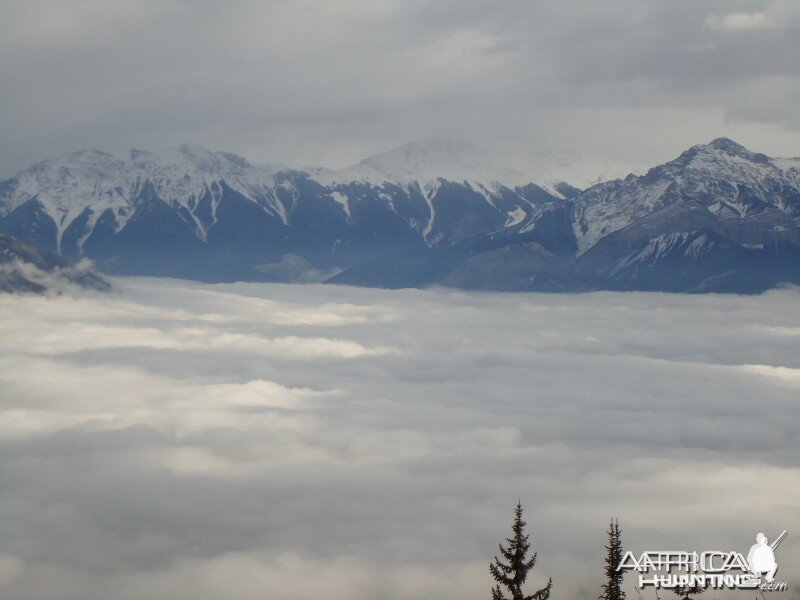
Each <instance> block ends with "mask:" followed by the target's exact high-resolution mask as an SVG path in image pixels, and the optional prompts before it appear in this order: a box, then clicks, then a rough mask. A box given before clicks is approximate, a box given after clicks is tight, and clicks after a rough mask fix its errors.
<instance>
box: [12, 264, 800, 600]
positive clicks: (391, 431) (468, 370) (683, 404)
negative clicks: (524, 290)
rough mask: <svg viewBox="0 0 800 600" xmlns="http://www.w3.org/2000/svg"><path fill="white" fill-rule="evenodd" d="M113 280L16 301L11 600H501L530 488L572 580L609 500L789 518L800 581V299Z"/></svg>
mask: <svg viewBox="0 0 800 600" xmlns="http://www.w3.org/2000/svg"><path fill="white" fill-rule="evenodd" d="M116 284H117V291H116V292H115V293H114V294H112V295H111V296H108V295H102V294H98V295H83V296H77V297H76V296H60V297H50V298H38V297H25V298H22V297H17V296H9V295H5V296H2V297H0V339H1V340H2V350H1V352H2V353H1V354H0V389H2V394H1V395H0V398H1V399H0V474H1V476H2V486H0V596H2V597H3V598H8V599H22V598H25V599H32V598H36V599H43V600H44V599H52V598H59V599H64V600H72V599H74V600H83V599H85V598H107V599H114V600H117V599H121V600H133V599H136V600H149V599H152V600H156V599H163V598H171V599H176V600H181V599H187V600H189V599H191V600H203V599H209V600H210V599H219V598H226V599H231V600H238V599H255V598H281V599H295V598H296V599H306V598H331V599H339V598H341V599H345V598H346V599H348V600H367V599H372V598H386V599H412V598H440V599H453V600H455V599H456V598H458V599H473V598H474V599H479V598H485V597H486V596H487V593H488V588H489V585H490V581H489V576H488V573H487V565H488V562H489V560H490V559H491V557H492V556H493V554H494V552H495V548H496V543H498V542H499V541H501V539H502V537H504V536H505V535H507V533H508V530H509V525H510V520H511V516H512V507H513V505H514V503H515V502H516V500H517V499H518V498H520V499H522V501H523V502H524V504H525V505H526V507H527V516H528V522H529V525H530V528H531V529H532V532H533V538H534V545H535V547H536V548H537V549H538V550H539V552H540V560H539V565H538V566H537V569H536V577H535V578H534V579H535V581H534V583H536V582H540V581H542V580H543V579H544V578H546V577H547V576H552V577H553V578H554V581H555V585H556V590H557V595H558V597H559V598H576V597H587V598H589V597H595V596H596V595H597V593H598V589H599V588H598V586H599V584H600V580H601V577H602V559H603V544H604V543H605V539H604V531H605V528H606V525H607V522H608V519H609V517H610V516H612V515H614V516H616V517H618V518H619V519H620V522H621V524H622V527H623V530H624V541H625V544H626V546H627V547H628V548H631V549H634V550H638V551H642V550H646V549H686V550H692V549H704V548H708V549H724V550H730V549H737V550H741V551H746V550H747V548H749V546H750V544H752V543H753V537H754V535H755V533H756V532H759V531H764V532H766V533H767V535H768V536H774V535H776V534H777V533H779V532H780V531H781V530H782V529H789V530H790V538H789V539H788V540H787V541H786V542H785V543H784V545H782V546H781V548H780V549H779V551H778V553H777V554H778V560H779V564H780V565H781V570H780V571H779V579H780V580H788V581H789V582H790V586H792V589H791V590H790V592H788V593H785V594H784V595H783V596H782V597H783V598H786V599H787V600H788V599H789V598H797V597H798V595H797V590H798V587H799V586H800V571H798V570H797V568H796V565H798V564H800V546H798V544H797V541H796V539H795V535H796V534H794V533H792V532H793V531H795V530H797V525H798V524H800V505H798V502H797V498H798V497H800V454H798V451H797V449H798V442H799V440H798V431H800V412H799V411H798V410H797V408H798V407H797V401H798V397H800V328H798V323H797V306H798V301H800V292H799V291H798V290H797V289H793V290H784V291H774V292H770V293H768V294H765V295H763V296H758V297H737V296H714V295H706V296H681V295H661V294H634V293H629V294H612V293H596V294H585V295H527V294H517V295H502V294H471V293H464V292H458V291H450V290H434V291H382V290H365V289H358V288H346V287H334V286H316V285H315V286H300V285H295V286H282V285H270V284H235V285H217V286H210V285H202V284H195V283H186V282H179V281H172V280H147V279H129V280H118V281H116ZM793 539H794V540H795V541H792V540H793ZM720 596H721V595H720Z"/></svg>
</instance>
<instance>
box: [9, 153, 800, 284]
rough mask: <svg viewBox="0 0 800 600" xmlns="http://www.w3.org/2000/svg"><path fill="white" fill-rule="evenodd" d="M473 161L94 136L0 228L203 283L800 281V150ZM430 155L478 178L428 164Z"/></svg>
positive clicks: (51, 170) (28, 175)
mask: <svg viewBox="0 0 800 600" xmlns="http://www.w3.org/2000/svg"><path fill="white" fill-rule="evenodd" d="M437 153H446V155H445V156H444V157H439V156H438V154H437ZM420 157H422V158H420ZM423 159H424V160H423ZM480 160H482V158H481V156H480V155H479V154H478V153H477V151H475V150H474V148H472V147H465V148H462V147H458V146H457V145H454V142H448V143H447V144H441V143H439V144H430V145H428V146H424V147H422V146H421V145H420V143H419V142H418V143H416V144H414V145H410V146H409V147H407V148H405V149H404V150H397V151H393V152H390V153H385V154H383V155H380V156H379V157H374V158H373V159H366V160H365V161H362V163H359V165H356V166H355V167H351V168H349V169H344V170H342V171H338V172H337V171H326V170H322V169H309V170H308V171H296V170H289V169H284V168H281V167H277V166H269V165H253V164H251V163H249V162H248V161H247V160H245V159H243V158H241V157H239V156H236V155H232V154H228V153H213V152H209V151H206V150H204V149H202V148H197V147H189V146H183V147H181V148H180V149H179V150H175V151H168V152H166V153H162V154H158V155H157V154H153V153H149V152H144V151H139V150H135V151H132V152H131V155H130V157H126V158H124V159H123V158H118V157H115V156H113V155H111V154H108V153H105V152H102V151H99V150H85V151H81V152H76V153H73V154H70V155H67V156H64V157H61V158H59V159H55V160H52V161H47V162H44V163H40V164H38V165H36V166H34V167H32V168H30V169H28V170H27V171H24V172H22V173H20V174H18V175H17V176H16V177H14V178H12V179H9V180H7V181H5V182H3V183H1V184H0V230H2V231H6V232H8V233H10V234H12V235H14V236H17V237H19V238H20V239H23V240H25V241H28V242H30V243H32V244H36V245H38V246H40V247H42V248H46V249H51V250H53V251H56V252H58V253H60V254H62V255H64V256H70V257H74V258H78V257H84V256H86V257H89V258H92V259H94V260H95V261H96V262H97V263H98V265H99V266H100V268H101V269H103V270H104V271H106V272H109V273H119V274H137V275H168V276H178V277H186V278H192V279H199V280H205V281H233V280H280V281H314V280H325V281H332V282H339V283H348V284H356V285H367V286H379V287H408V286H424V285H429V284H433V283H440V284H444V285H451V286H456V287H462V288H474V289H495V290H544V291H583V290H594V289H612V290H666V291H690V292H705V291H730V292H745V293H750V292H758V291H761V290H764V289H768V288H770V287H774V286H776V285H779V284H782V283H795V284H797V283H800V159H776V158H769V157H767V156H765V155H763V154H757V153H753V152H750V151H749V150H747V149H746V148H744V147H743V146H740V145H739V144H736V143H735V142H733V141H731V140H728V139H724V138H721V139H718V140H715V141H713V142H711V143H710V144H706V145H699V146H694V147H692V148H690V149H689V150H687V151H686V152H684V153H683V154H681V155H680V156H679V157H678V158H676V159H675V160H673V161H671V162H669V163H666V164H664V165H660V166H657V167H655V168H653V169H651V170H650V171H648V172H647V173H646V174H644V175H641V176H635V175H628V176H627V177H626V178H625V179H616V180H613V181H608V182H605V183H600V184H597V185H594V186H592V187H590V188H589V189H586V190H584V191H580V190H579V189H577V188H575V187H573V185H570V184H571V183H572V182H569V181H566V182H555V181H553V180H552V179H549V180H547V181H530V182H528V183H525V184H521V183H520V182H519V179H518V172H514V173H516V175H513V176H512V175H511V174H509V175H508V177H509V181H506V182H503V181H501V180H499V179H498V178H502V177H503V176H504V175H505V174H507V173H512V171H510V170H509V171H504V170H503V169H498V168H494V167H493V168H491V169H490V168H488V167H486V166H485V165H484V164H483V163H481V162H480ZM437 161H438V163H437ZM462 163H463V164H462ZM437 164H441V165H442V167H441V168H442V169H443V170H444V171H446V172H447V173H448V174H450V175H451V176H453V174H467V175H468V176H469V177H468V178H463V179H446V178H444V177H437V176H434V174H435V173H436V165H437ZM423 166H424V168H423ZM414 169H419V172H420V175H419V176H418V177H414V175H413V173H414ZM515 177H516V178H517V179H516V181H511V180H512V179H514V178H515Z"/></svg>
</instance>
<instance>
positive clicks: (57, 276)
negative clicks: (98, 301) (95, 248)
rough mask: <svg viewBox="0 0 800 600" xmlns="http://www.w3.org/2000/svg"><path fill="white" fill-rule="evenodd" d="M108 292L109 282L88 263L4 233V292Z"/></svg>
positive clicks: (0, 259)
mask: <svg viewBox="0 0 800 600" xmlns="http://www.w3.org/2000/svg"><path fill="white" fill-rule="evenodd" d="M76 287H77V288H89V289H93V290H99V291H106V290H108V289H110V285H109V283H108V282H107V281H106V280H105V279H103V278H102V277H100V276H99V275H97V274H96V273H94V272H93V271H92V269H91V267H90V266H89V265H88V264H87V263H86V262H85V261H82V262H75V261H73V260H69V259H67V258H64V257H63V256H58V255H57V254H53V253H51V252H47V251H45V250H41V249H39V248H36V247H34V246H31V245H29V244H26V243H24V242H21V241H20V240H18V239H16V238H14V237H12V236H10V235H7V234H3V233H0V292H31V293H37V294H39V293H44V292H47V291H56V292H59V291H64V290H67V289H70V288H76Z"/></svg>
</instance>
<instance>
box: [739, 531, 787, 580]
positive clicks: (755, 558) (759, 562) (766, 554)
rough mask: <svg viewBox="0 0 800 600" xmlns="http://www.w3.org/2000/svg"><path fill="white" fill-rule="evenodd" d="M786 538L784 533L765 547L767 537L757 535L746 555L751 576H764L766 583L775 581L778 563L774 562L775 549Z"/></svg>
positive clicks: (761, 534) (760, 534)
mask: <svg viewBox="0 0 800 600" xmlns="http://www.w3.org/2000/svg"><path fill="white" fill-rule="evenodd" d="M785 537H786V531H785V530H784V532H783V533H782V534H780V535H779V536H778V538H777V539H776V540H775V541H774V542H772V543H771V544H770V545H767V541H768V540H767V536H765V535H764V534H763V533H759V534H758V535H757V536H756V543H755V544H753V545H752V546H751V547H750V552H748V553H747V564H748V565H749V566H750V572H751V573H753V575H758V576H759V577H761V575H764V579H765V580H766V582H767V583H772V582H773V581H774V580H775V572H776V571H777V570H778V563H777V561H776V560H775V548H777V547H778V544H780V543H781V542H782V541H783V538H785Z"/></svg>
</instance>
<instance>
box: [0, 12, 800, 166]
mask: <svg viewBox="0 0 800 600" xmlns="http://www.w3.org/2000/svg"><path fill="white" fill-rule="evenodd" d="M798 34H800V6H799V5H798V3H797V2H796V1H795V0H703V1H697V2H674V1H673V0H646V1H643V0H616V1H614V2H607V1H606V2H596V1H595V0H573V1H570V2H525V1H522V0H519V1H510V2H495V1H494V0H429V1H422V2H404V1H402V0H370V1H366V2H365V1H360V0H359V1H356V0H344V1H331V2H303V1H298V2H283V1H271V2H269V1H267V2H244V1H236V2H209V1H189V0H171V1H161V2H136V1H135V0H114V1H109V0H88V1H80V2H65V1H62V0H55V1H51V2H47V1H37V2H29V1H27V0H0V79H1V80H2V81H3V109H2V110H1V111H0V139H1V140H2V141H3V142H2V145H1V147H0V175H9V174H13V173H14V172H16V171H17V170H19V169H21V168H24V167H27V166H28V165H30V164H32V163H33V162H36V161H38V160H41V159H43V158H47V157H50V156H53V155H57V154H61V153H63V152H67V151H71V150H75V149H77V148H81V147H89V146H102V147H108V148H110V149H111V150H123V149H128V148H130V147H131V146H136V147H145V148H149V147H155V148H158V147H160V146H177V145H178V144H180V143H182V142H197V143H200V144H203V145H206V146H209V147H210V148H211V149H215V150H229V151H234V152H239V153H241V154H244V155H245V156H248V157H251V158H252V159H254V160H258V161H273V162H283V163H288V164H290V165H292V166H302V165H303V164H307V163H316V164H323V165H326V166H332V167H340V166H345V165H346V164H348V163H352V162H355V161H357V160H359V159H361V158H363V157H364V156H366V155H368V154H372V153H375V152H379V151H383V150H386V149H388V148H390V147H393V146H396V145H399V144H401V143H405V142H408V141H410V140H412V139H414V138H420V137H428V136H431V135H434V136H442V135H450V136H456V137H464V138H468V139H476V140H482V139H483V138H485V137H486V136H499V137H513V138H518V139H521V140H523V141H525V142H527V143H529V144H530V145H531V146H533V147H535V148H538V147H542V146H544V147H552V146H559V147H566V148H572V149H576V150H588V151H590V152H594V153H599V154H601V155H605V156H607V157H608V158H614V159H620V160H626V161H633V162H636V163H640V162H642V163H651V164H654V163H656V162H660V161H663V160H667V159H670V158H672V157H674V156H676V155H677V154H678V153H679V152H680V151H682V150H684V149H685V148H686V147H688V146H689V145H692V144H695V143H700V142H706V141H708V140H710V139H712V138H714V137H718V136H721V135H725V136H728V137H732V138H735V139H737V140H738V141H740V142H742V143H744V144H745V145H747V146H750V147H752V148H753V149H754V150H758V151H763V152H767V153H769V154H772V155H777V156H780V155H787V154H788V155H796V154H799V153H800V111H798V106H800V50H798V45H797V37H798Z"/></svg>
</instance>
